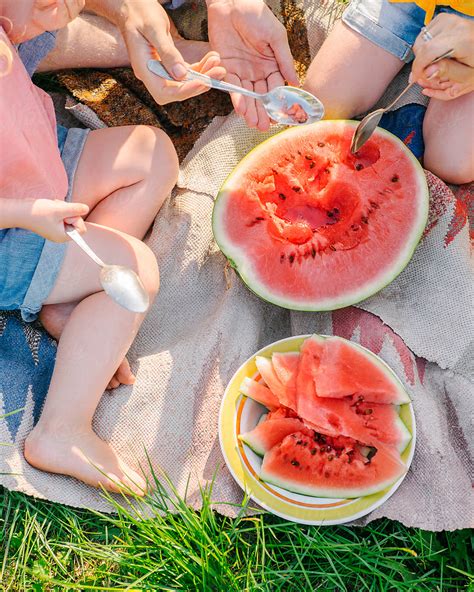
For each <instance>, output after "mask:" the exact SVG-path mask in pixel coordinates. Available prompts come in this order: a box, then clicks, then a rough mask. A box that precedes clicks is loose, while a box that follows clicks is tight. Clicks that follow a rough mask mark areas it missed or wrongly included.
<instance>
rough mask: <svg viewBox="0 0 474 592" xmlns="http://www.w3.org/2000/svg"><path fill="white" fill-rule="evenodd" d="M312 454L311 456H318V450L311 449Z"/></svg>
mask: <svg viewBox="0 0 474 592" xmlns="http://www.w3.org/2000/svg"><path fill="white" fill-rule="evenodd" d="M310 452H311V455H312V456H314V455H315V454H316V452H318V449H317V448H311V450H310Z"/></svg>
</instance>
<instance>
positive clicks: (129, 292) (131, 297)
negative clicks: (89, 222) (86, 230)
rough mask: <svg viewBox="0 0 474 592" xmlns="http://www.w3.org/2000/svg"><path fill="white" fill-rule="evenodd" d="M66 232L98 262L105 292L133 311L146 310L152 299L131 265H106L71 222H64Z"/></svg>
mask: <svg viewBox="0 0 474 592" xmlns="http://www.w3.org/2000/svg"><path fill="white" fill-rule="evenodd" d="M64 228H65V231H66V234H67V235H68V236H69V237H70V238H71V239H72V240H73V241H74V242H75V243H76V245H77V246H78V247H80V248H81V249H82V250H83V251H84V252H85V253H87V255H89V257H90V258H91V259H92V260H93V261H94V262H95V263H97V265H98V266H99V267H100V268H101V270H100V283H101V285H102V287H103V288H104V292H105V293H106V294H108V295H109V296H110V298H112V300H113V301H114V302H116V303H117V304H120V306H122V307H123V308H126V309H127V310H130V311H131V312H145V311H146V310H148V307H149V305H150V299H149V297H148V293H147V291H146V290H145V287H144V286H143V284H142V281H141V279H140V278H139V277H138V275H137V274H136V273H135V272H134V271H133V270H132V269H130V268H129V267H124V266H123V265H106V264H105V263H104V262H103V261H102V259H101V258H100V257H98V256H97V255H96V253H95V252H94V251H93V250H92V249H91V248H90V247H89V245H88V244H87V243H86V241H85V240H84V239H83V238H82V236H81V235H80V234H79V232H78V231H77V230H76V229H75V228H74V226H71V225H70V224H66V223H65V224H64Z"/></svg>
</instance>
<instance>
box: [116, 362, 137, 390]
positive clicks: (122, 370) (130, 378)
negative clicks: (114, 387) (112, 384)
mask: <svg viewBox="0 0 474 592" xmlns="http://www.w3.org/2000/svg"><path fill="white" fill-rule="evenodd" d="M114 378H116V379H117V380H118V381H119V382H121V383H122V384H133V383H134V382H135V375H134V374H133V372H132V370H131V369H130V364H129V362H128V360H127V358H124V359H123V362H122V363H121V364H120V366H119V367H118V368H117V372H116V373H115V376H114Z"/></svg>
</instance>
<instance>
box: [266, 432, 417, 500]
mask: <svg viewBox="0 0 474 592" xmlns="http://www.w3.org/2000/svg"><path fill="white" fill-rule="evenodd" d="M368 450H369V449H368V448H367V447H364V446H361V445H360V444H359V443H358V442H356V441H355V440H353V439H351V438H345V437H344V436H339V437H337V438H329V437H327V438H325V439H324V442H321V437H320V435H319V434H315V435H314V437H311V436H309V435H307V434H305V433H303V432H296V433H294V434H291V435H289V436H286V437H285V438H284V439H283V440H282V441H281V442H280V443H279V444H276V445H275V446H274V447H273V448H272V449H271V450H270V451H269V452H267V453H266V454H265V456H264V458H263V464H262V469H261V473H260V478H261V479H262V480H263V481H267V482H268V483H273V484H274V485H277V486H278V487H282V488H284V489H287V490H289V491H293V492H295V493H302V494H305V495H310V496H316V497H332V498H354V497H360V496H365V495H370V494H372V493H376V492H378V491H381V490H383V489H386V488H387V487H389V486H390V485H392V484H393V483H394V482H395V481H396V480H397V479H399V478H400V477H401V476H402V475H403V474H404V473H405V472H406V467H405V465H404V463H403V462H402V461H401V459H400V455H399V454H397V453H396V452H395V451H393V450H392V449H390V448H388V447H382V446H381V447H379V448H377V449H375V448H374V449H372V450H370V452H369V453H368V454H367V451H368Z"/></svg>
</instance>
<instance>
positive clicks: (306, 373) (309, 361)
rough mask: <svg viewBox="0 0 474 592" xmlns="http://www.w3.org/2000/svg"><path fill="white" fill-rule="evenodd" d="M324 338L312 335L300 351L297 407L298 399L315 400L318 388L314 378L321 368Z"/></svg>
mask: <svg viewBox="0 0 474 592" xmlns="http://www.w3.org/2000/svg"><path fill="white" fill-rule="evenodd" d="M323 346H324V337H320V336H319V335H312V336H311V337H309V338H308V339H306V340H305V341H304V343H303V345H302V346H301V349H300V363H299V366H298V375H297V377H296V393H297V395H296V405H297V409H298V399H299V398H303V399H314V397H315V396H316V388H315V382H314V378H315V376H316V372H317V369H318V367H319V359H320V356H321V353H322V351H323Z"/></svg>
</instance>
